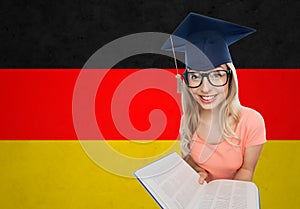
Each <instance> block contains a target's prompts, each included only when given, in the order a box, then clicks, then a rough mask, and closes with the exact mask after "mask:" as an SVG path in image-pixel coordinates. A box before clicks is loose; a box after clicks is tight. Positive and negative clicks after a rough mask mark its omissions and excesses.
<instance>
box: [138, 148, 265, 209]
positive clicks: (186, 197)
mask: <svg viewBox="0 0 300 209" xmlns="http://www.w3.org/2000/svg"><path fill="white" fill-rule="evenodd" d="M134 174H135V176H136V177H137V178H138V179H139V181H140V182H141V183H142V184H143V186H144V187H145V188H146V190H147V191H148V192H149V193H150V194H151V195H152V196H153V197H154V199H155V200H156V201H157V203H158V204H159V205H160V206H161V207H162V208H170V209H258V208H259V193H258V189H257V187H256V185H255V184H254V183H252V182H246V181H234V180H214V181H211V182H209V183H208V184H206V185H200V184H199V175H198V174H197V173H196V172H195V171H194V170H193V169H192V168H191V167H190V166H189V165H188V164H187V163H186V162H185V161H184V160H183V159H182V158H181V157H180V156H179V155H178V154H177V153H172V154H170V155H168V156H166V157H164V158H162V159H159V160H158V161H155V162H153V163H151V164H149V165H147V166H145V167H143V168H141V169H139V170H137V171H136V172H134Z"/></svg>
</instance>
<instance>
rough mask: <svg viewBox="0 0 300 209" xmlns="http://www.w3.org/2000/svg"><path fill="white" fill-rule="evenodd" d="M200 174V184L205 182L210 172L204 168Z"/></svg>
mask: <svg viewBox="0 0 300 209" xmlns="http://www.w3.org/2000/svg"><path fill="white" fill-rule="evenodd" d="M198 174H199V176H200V177H199V184H204V182H205V179H206V178H207V176H208V173H207V172H206V171H205V170H204V169H203V170H202V171H200V172H198Z"/></svg>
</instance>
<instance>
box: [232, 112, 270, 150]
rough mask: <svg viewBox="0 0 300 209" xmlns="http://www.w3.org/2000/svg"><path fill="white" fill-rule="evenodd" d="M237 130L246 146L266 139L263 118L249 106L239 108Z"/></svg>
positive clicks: (260, 142) (261, 142)
mask: <svg viewBox="0 0 300 209" xmlns="http://www.w3.org/2000/svg"><path fill="white" fill-rule="evenodd" d="M237 132H238V133H237V134H238V135H239V136H240V137H241V139H242V140H243V143H244V146H246V147H248V146H252V145H258V144H263V143H264V142H265V141H266V130H265V122H264V119H263V117H262V115H261V114H260V113H259V112H258V111H256V110H254V109H251V108H249V107H242V108H241V112H240V120H239V123H238V128H237Z"/></svg>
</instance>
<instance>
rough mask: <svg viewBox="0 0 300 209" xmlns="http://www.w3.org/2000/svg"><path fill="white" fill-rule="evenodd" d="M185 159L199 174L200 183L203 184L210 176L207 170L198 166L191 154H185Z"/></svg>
mask: <svg viewBox="0 0 300 209" xmlns="http://www.w3.org/2000/svg"><path fill="white" fill-rule="evenodd" d="M183 159H184V160H185V161H186V162H187V163H188V164H189V165H190V166H191V167H192V168H193V169H194V170H195V171H196V172H197V173H198V174H199V176H200V178H199V183H200V184H203V183H204V181H205V179H206V178H207V176H208V173H207V171H206V170H205V169H203V168H201V167H200V166H198V165H197V164H196V163H195V161H194V160H193V158H192V157H191V156H190V155H187V156H185V157H184V158H183Z"/></svg>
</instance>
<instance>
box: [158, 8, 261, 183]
mask: <svg viewBox="0 0 300 209" xmlns="http://www.w3.org/2000/svg"><path fill="white" fill-rule="evenodd" d="M254 31H255V30H254V29H251V28H247V27H244V26H240V25H237V24H233V23H230V22H226V21H223V20H219V19H215V18H211V17H207V16H203V15H199V14H195V13H190V14H189V15H188V16H187V17H186V18H185V19H184V20H183V22H182V23H181V24H180V25H179V26H178V27H177V29H176V30H175V32H174V33H173V34H172V35H171V38H170V40H168V41H167V42H166V43H165V44H164V46H163V47H162V49H164V50H173V53H174V55H175V51H180V52H184V53H185V64H186V70H185V72H184V73H183V78H184V84H183V88H182V109H183V116H182V121H181V127H180V134H181V150H182V155H183V158H184V159H185V160H186V161H187V162H188V163H189V164H190V165H191V166H192V167H193V168H194V169H195V170H196V171H197V172H198V173H199V175H200V183H201V184H202V183H203V182H204V181H211V180H213V179H237V180H245V181H251V180H252V178H253V173H254V170H255V166H256V163H257V161H258V159H259V156H260V153H261V150H262V147H263V144H264V143H265V142H266V134H265V124H264V120H263V118H262V116H261V115H260V114H259V113H258V112H257V111H255V110H253V109H250V108H247V107H244V106H242V105H241V104H240V102H239V99H238V81H237V75H236V70H235V67H234V65H233V64H232V59H231V56H230V53H229V49H228V46H229V45H231V44H233V43H235V42H236V41H238V40H240V39H242V38H244V37H245V36H247V35H249V34H251V33H253V32H254ZM249 85H250V84H249Z"/></svg>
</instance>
